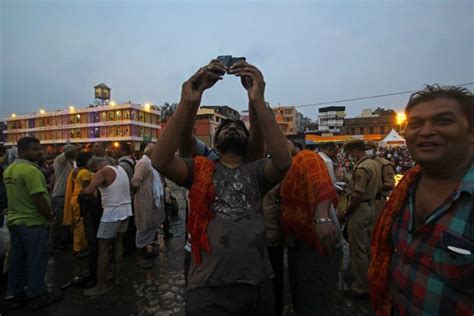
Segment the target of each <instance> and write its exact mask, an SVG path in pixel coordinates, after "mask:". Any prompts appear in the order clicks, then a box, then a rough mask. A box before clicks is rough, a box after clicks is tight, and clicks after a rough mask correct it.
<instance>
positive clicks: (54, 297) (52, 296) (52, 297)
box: [28, 292, 63, 310]
mask: <svg viewBox="0 0 474 316" xmlns="http://www.w3.org/2000/svg"><path fill="white" fill-rule="evenodd" d="M62 299H63V296H62V293H61V292H58V293H44V294H41V295H40V296H37V297H34V298H31V299H29V302H28V306H29V307H30V308H31V309H33V310H37V309H39V308H41V307H45V306H48V305H51V304H53V303H56V302H59V301H60V300H62Z"/></svg>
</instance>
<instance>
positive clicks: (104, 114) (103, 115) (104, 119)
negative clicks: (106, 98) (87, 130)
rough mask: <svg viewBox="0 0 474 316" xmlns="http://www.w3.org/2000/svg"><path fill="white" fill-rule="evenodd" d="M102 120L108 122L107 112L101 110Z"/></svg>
mask: <svg viewBox="0 0 474 316" xmlns="http://www.w3.org/2000/svg"><path fill="white" fill-rule="evenodd" d="M100 121H101V122H107V112H105V111H104V112H100Z"/></svg>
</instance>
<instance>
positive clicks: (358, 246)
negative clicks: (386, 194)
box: [347, 202, 376, 294]
mask: <svg viewBox="0 0 474 316" xmlns="http://www.w3.org/2000/svg"><path fill="white" fill-rule="evenodd" d="M375 215H376V214H375V209H374V206H373V205H372V203H370V202H362V203H361V204H359V206H358V207H357V209H356V210H355V211H354V213H353V214H352V215H351V217H350V218H349V222H348V224H347V234H348V236H349V245H350V269H351V270H350V271H351V275H352V277H353V280H354V281H353V282H352V285H351V290H352V291H354V292H356V293H360V294H362V293H368V292H369V285H368V281H367V272H368V270H369V262H370V241H371V237H372V230H373V227H374V221H375Z"/></svg>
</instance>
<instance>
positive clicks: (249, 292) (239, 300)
mask: <svg viewBox="0 0 474 316" xmlns="http://www.w3.org/2000/svg"><path fill="white" fill-rule="evenodd" d="M273 304H274V302H273V290H272V282H271V280H270V279H268V280H265V281H263V282H261V283H260V284H258V285H251V284H235V285H229V286H215V287H200V288H196V289H193V290H191V291H189V292H188V293H187V295H186V315H187V316H198V315H199V316H200V315H202V316H204V315H205V316H222V315H226V316H234V315H235V316H267V315H273Z"/></svg>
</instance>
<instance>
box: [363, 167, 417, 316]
mask: <svg viewBox="0 0 474 316" xmlns="http://www.w3.org/2000/svg"><path fill="white" fill-rule="evenodd" d="M419 172H420V168H419V167H414V168H412V169H410V170H408V171H407V173H405V175H404V176H403V178H402V179H401V180H400V183H399V184H398V185H397V187H396V188H395V190H394V191H393V192H392V194H391V195H390V200H389V201H388V203H387V205H386V206H385V208H384V210H383V212H382V213H381V215H380V217H379V220H378V221H377V224H376V225H375V228H374V231H373V232H372V244H371V246H370V253H371V257H372V260H371V262H370V265H369V272H368V279H369V284H370V302H371V304H372V308H373V309H374V311H375V312H376V314H377V315H390V313H391V307H392V302H391V298H390V291H389V284H390V261H391V259H392V252H393V246H392V242H391V240H392V236H391V232H392V225H393V222H394V221H395V217H396V216H397V215H398V214H399V213H400V212H401V210H402V208H403V207H404V206H405V203H406V199H407V197H408V191H409V189H410V186H411V185H412V184H413V183H414V182H415V181H416V179H417V175H418V173H419Z"/></svg>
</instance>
